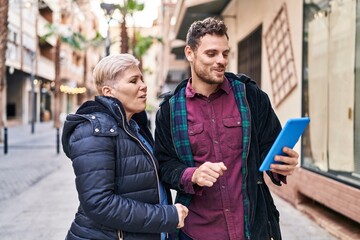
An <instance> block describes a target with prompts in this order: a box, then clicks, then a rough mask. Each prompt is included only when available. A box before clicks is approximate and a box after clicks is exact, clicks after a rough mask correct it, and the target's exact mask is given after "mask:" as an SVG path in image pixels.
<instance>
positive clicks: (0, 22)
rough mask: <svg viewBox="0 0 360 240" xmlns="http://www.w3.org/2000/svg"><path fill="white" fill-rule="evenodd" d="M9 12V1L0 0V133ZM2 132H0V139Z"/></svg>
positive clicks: (2, 114) (2, 115)
mask: <svg viewBox="0 0 360 240" xmlns="http://www.w3.org/2000/svg"><path fill="white" fill-rule="evenodd" d="M8 13H9V1H8V0H0V16H1V17H0V133H1V130H2V128H3V127H4V125H5V122H4V113H5V110H4V98H5V93H4V92H5V85H6V80H5V69H6V65H5V60H6V45H7V36H8ZM1 138H2V134H0V140H1Z"/></svg>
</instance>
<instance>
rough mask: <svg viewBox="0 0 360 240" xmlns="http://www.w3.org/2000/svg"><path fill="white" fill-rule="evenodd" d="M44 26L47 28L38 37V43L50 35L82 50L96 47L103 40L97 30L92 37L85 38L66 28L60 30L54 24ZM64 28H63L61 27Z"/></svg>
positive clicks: (43, 41)
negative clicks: (44, 32)
mask: <svg viewBox="0 0 360 240" xmlns="http://www.w3.org/2000/svg"><path fill="white" fill-rule="evenodd" d="M45 28H46V29H47V30H48V31H47V33H46V34H44V35H43V36H41V37H40V44H42V43H45V42H46V41H47V39H49V38H50V37H59V38H60V40H61V42H63V43H66V44H68V45H69V46H70V47H71V48H73V49H75V50H84V49H87V48H89V47H98V46H100V45H101V44H103V42H104V40H105V39H104V38H103V37H102V36H101V34H100V33H99V32H96V35H95V36H94V38H92V39H86V37H85V36H84V35H82V34H81V33H78V32H74V31H72V30H71V29H70V28H66V29H65V31H61V29H60V27H59V26H57V25H55V24H51V23H49V24H46V25H45ZM63 30H64V29H63Z"/></svg>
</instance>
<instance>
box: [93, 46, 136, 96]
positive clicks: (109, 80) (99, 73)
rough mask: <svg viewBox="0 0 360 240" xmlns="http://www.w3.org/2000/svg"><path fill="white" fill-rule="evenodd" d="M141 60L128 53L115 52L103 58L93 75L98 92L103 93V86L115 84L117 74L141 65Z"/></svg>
mask: <svg viewBox="0 0 360 240" xmlns="http://www.w3.org/2000/svg"><path fill="white" fill-rule="evenodd" d="M139 63H140V62H139V60H138V59H136V58H135V57H134V56H133V55H131V54H128V53H121V54H113V55H109V56H106V57H104V58H103V59H101V60H100V61H99V62H98V64H96V66H95V68H94V71H93V76H94V79H95V85H96V89H97V91H98V93H99V94H100V95H103V94H102V88H103V87H104V86H106V85H110V86H113V85H114V83H115V80H116V78H117V76H119V75H121V74H122V73H123V72H124V71H125V70H127V69H128V68H130V67H132V66H137V67H138V66H139Z"/></svg>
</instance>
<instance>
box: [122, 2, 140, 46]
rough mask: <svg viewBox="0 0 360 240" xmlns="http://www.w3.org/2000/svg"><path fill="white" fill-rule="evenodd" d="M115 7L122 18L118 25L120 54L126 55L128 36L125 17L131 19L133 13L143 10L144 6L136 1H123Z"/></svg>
mask: <svg viewBox="0 0 360 240" xmlns="http://www.w3.org/2000/svg"><path fill="white" fill-rule="evenodd" d="M115 6H116V8H117V9H119V10H120V13H121V15H122V17H123V20H122V22H121V25H120V37H121V44H120V52H121V53H127V52H129V35H128V33H127V26H126V17H127V16H131V17H132V16H133V14H134V13H135V12H138V11H142V10H144V4H143V3H138V2H137V1H136V0H124V1H123V4H122V5H120V4H117V5H115Z"/></svg>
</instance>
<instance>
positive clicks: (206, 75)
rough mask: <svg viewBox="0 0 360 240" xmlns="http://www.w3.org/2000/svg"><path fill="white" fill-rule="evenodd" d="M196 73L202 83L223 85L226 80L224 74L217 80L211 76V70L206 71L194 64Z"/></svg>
mask: <svg viewBox="0 0 360 240" xmlns="http://www.w3.org/2000/svg"><path fill="white" fill-rule="evenodd" d="M219 67H222V68H225V67H223V66H219ZM194 72H195V74H196V75H197V76H198V78H199V79H200V80H201V81H203V82H205V83H207V84H219V83H222V82H223V80H224V74H222V77H221V78H220V79H215V78H213V77H212V76H211V74H210V73H211V69H210V70H209V71H205V70H204V69H203V68H198V67H197V66H196V64H194Z"/></svg>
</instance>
